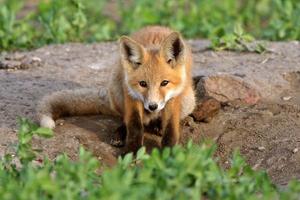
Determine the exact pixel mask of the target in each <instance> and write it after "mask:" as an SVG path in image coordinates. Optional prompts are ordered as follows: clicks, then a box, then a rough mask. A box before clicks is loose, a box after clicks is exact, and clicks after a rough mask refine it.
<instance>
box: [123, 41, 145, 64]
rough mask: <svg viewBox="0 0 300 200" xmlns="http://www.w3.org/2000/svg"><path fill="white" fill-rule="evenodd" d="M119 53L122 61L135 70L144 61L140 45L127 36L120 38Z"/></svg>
mask: <svg viewBox="0 0 300 200" xmlns="http://www.w3.org/2000/svg"><path fill="white" fill-rule="evenodd" d="M120 52H121V58H122V60H125V61H127V62H129V63H130V64H131V66H132V67H133V68H134V69H136V68H138V67H139V66H140V65H141V64H142V62H143V59H144V52H145V50H144V48H143V46H142V45H140V44H139V43H137V42H136V41H134V40H133V39H131V38H130V37H127V36H122V37H121V38H120Z"/></svg>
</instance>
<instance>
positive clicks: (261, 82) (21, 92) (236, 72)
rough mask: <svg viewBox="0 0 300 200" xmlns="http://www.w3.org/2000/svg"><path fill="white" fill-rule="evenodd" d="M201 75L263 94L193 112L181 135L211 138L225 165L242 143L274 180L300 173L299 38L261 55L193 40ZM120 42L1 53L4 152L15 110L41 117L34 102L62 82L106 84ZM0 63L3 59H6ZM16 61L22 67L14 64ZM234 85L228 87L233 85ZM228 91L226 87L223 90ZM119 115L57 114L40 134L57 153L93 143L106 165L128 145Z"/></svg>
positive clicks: (151, 142) (46, 149)
mask: <svg viewBox="0 0 300 200" xmlns="http://www.w3.org/2000/svg"><path fill="white" fill-rule="evenodd" d="M190 43H191V45H192V47H193V53H194V60H195V64H194V71H193V74H194V76H195V77H196V79H197V77H199V76H201V77H202V76H204V77H210V76H219V75H224V74H225V75H230V76H233V77H238V78H240V79H242V80H243V81H245V82H247V83H249V84H251V85H252V86H253V87H254V88H255V89H256V90H257V91H258V92H259V94H260V100H259V102H258V103H256V104H255V105H247V104H245V103H243V102H240V101H229V102H225V103H224V102H223V103H222V108H221V110H220V112H219V113H218V114H217V115H216V116H215V117H213V118H212V120H211V121H210V122H208V123H205V122H196V121H194V119H193V118H192V117H188V118H187V119H186V120H184V121H183V123H182V124H183V136H182V138H181V142H182V143H185V142H186V141H188V140H189V139H193V140H194V141H195V142H199V141H201V140H203V139H207V138H209V139H213V140H215V141H216V143H217V145H218V149H217V153H216V155H217V156H218V157H219V159H220V163H221V164H222V166H224V167H228V166H229V165H230V155H231V153H232V151H233V150H234V149H236V148H238V149H240V151H241V153H242V155H244V156H245V158H246V160H247V162H248V163H249V164H250V165H251V166H253V168H254V169H264V170H266V171H267V172H268V174H269V175H270V177H271V178H272V180H273V181H274V183H276V184H280V185H285V184H286V183H287V182H288V181H289V180H290V179H293V178H296V179H300V152H299V148H300V45H299V43H298V42H288V43H269V44H268V48H269V49H270V50H271V52H269V53H265V54H262V55H258V54H253V53H237V52H213V51H210V50H207V46H208V42H206V41H190ZM117 53H118V51H117V45H116V43H102V44H89V45H84V44H65V45H52V46H47V47H43V48H40V49H37V50H34V51H31V52H22V53H17V54H8V55H4V54H2V55H1V57H0V61H1V62H0V68H2V69H0V85H1V87H0V99H1V100H0V137H1V140H0V155H3V154H4V153H5V152H11V151H13V148H14V144H15V143H16V129H17V125H16V117H17V116H25V117H28V118H30V119H33V120H34V119H35V118H34V115H35V107H36V104H37V102H38V100H39V99H41V98H42V96H43V95H46V94H49V93H51V92H54V91H57V90H61V89H75V88H85V87H95V88H100V87H105V86H106V84H107V82H108V80H107V78H108V74H109V72H110V70H111V68H112V67H114V66H115V65H114V63H115V59H116V58H117ZM1 63H2V64H1ZM15 68H17V69H15ZM229 87H230V86H229ZM218 95H222V94H218ZM120 123H121V121H120V119H113V118H111V117H108V116H74V117H68V118H64V119H60V120H58V121H57V128H56V129H55V136H54V137H53V138H51V139H35V141H34V145H35V146H36V147H38V148H42V149H43V153H44V154H47V155H48V156H49V157H50V158H51V159H55V157H56V156H57V155H58V154H59V153H61V152H66V153H67V154H68V155H69V156H70V157H71V158H72V159H76V157H77V153H78V147H79V145H81V144H82V145H84V146H85V147H86V148H87V149H89V150H91V151H92V152H93V153H94V154H95V156H97V157H98V159H100V160H102V162H103V163H105V164H107V165H108V166H112V165H113V164H114V163H115V162H116V158H117V156H118V155H120V154H121V153H122V148H116V147H113V146H111V145H110V140H111V138H112V135H113V133H114V130H115V129H116V128H117V127H118V126H119V125H120ZM159 140H160V137H159V136H156V135H153V134H147V137H146V141H145V143H146V146H147V147H148V149H151V148H152V147H157V146H159Z"/></svg>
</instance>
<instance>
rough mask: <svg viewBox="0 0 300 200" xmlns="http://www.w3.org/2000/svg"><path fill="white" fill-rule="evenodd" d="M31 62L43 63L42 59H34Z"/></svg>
mask: <svg viewBox="0 0 300 200" xmlns="http://www.w3.org/2000/svg"><path fill="white" fill-rule="evenodd" d="M31 60H32V61H33V62H42V59H40V58H39V57H32V58H31Z"/></svg>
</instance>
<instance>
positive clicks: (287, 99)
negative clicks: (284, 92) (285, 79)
mask: <svg viewBox="0 0 300 200" xmlns="http://www.w3.org/2000/svg"><path fill="white" fill-rule="evenodd" d="M291 98H292V97H291V96H286V97H282V99H283V100H284V101H289V100H291Z"/></svg>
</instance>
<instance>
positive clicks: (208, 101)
mask: <svg viewBox="0 0 300 200" xmlns="http://www.w3.org/2000/svg"><path fill="white" fill-rule="evenodd" d="M220 109H221V104H220V102H219V101H217V100H216V99H214V98H211V97H207V98H205V99H204V100H203V101H202V102H200V103H199V104H198V105H197V106H196V108H195V110H194V112H193V113H192V116H193V117H194V119H195V120H196V121H204V122H209V121H210V120H211V119H212V118H213V117H214V116H215V115H216V114H218V112H219V110H220Z"/></svg>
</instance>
